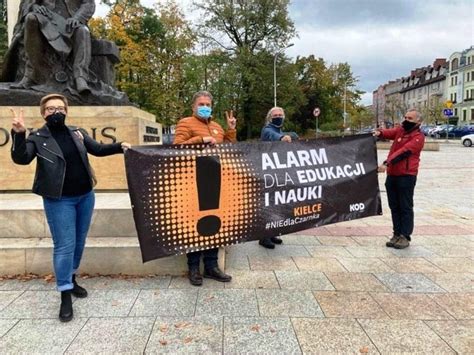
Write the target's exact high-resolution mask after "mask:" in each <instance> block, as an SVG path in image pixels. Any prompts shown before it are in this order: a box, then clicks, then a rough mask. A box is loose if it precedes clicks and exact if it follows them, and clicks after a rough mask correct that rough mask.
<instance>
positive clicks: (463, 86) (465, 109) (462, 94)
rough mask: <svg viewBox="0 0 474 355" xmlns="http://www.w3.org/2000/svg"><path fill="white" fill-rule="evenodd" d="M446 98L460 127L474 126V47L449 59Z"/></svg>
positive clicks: (452, 55) (456, 53) (454, 54)
mask: <svg viewBox="0 0 474 355" xmlns="http://www.w3.org/2000/svg"><path fill="white" fill-rule="evenodd" d="M447 78H448V80H447V86H446V97H447V99H449V100H451V102H452V103H453V104H454V105H453V110H454V112H453V113H454V118H455V119H457V123H458V125H466V124H474V46H471V47H470V48H468V49H465V50H463V51H462V52H454V53H453V54H451V56H450V57H449V66H448V70H447Z"/></svg>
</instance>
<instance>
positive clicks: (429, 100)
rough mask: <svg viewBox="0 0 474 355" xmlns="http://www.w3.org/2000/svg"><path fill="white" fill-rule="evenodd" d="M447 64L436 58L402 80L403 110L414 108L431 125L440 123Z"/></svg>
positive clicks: (444, 97) (444, 96)
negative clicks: (430, 63)
mask: <svg viewBox="0 0 474 355" xmlns="http://www.w3.org/2000/svg"><path fill="white" fill-rule="evenodd" d="M447 70H448V63H447V61H446V59H445V58H438V59H436V60H435V61H434V62H433V65H429V66H427V67H423V68H417V69H415V70H412V72H411V74H410V76H408V77H406V78H403V79H402V89H401V90H400V94H401V96H402V102H403V106H404V107H405V109H407V110H408V109H411V108H415V109H417V110H418V111H419V112H421V113H422V115H423V116H424V118H425V119H426V120H427V121H428V122H431V123H435V122H436V123H440V122H439V121H441V120H442V119H443V116H442V109H443V105H444V102H445V101H446V90H445V86H446V72H447Z"/></svg>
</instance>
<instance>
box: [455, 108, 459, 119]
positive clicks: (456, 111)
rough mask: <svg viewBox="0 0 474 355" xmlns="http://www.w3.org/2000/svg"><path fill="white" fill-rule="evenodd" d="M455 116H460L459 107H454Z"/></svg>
mask: <svg viewBox="0 0 474 355" xmlns="http://www.w3.org/2000/svg"><path fill="white" fill-rule="evenodd" d="M454 116H456V117H458V109H457V108H455V109H454Z"/></svg>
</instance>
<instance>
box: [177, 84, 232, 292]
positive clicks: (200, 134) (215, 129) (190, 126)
mask: <svg viewBox="0 0 474 355" xmlns="http://www.w3.org/2000/svg"><path fill="white" fill-rule="evenodd" d="M192 109H193V115H192V116H190V117H185V118H182V119H181V120H180V121H179V122H178V124H177V126H176V131H175V137H174V141H173V144H202V143H205V144H209V145H211V146H212V145H215V144H219V143H224V142H232V143H233V142H236V141H237V139H236V135H237V132H236V129H235V126H236V123H237V121H236V119H235V117H234V115H233V113H232V111H229V112H227V111H226V113H225V115H226V119H227V127H228V130H227V131H224V129H223V128H222V127H221V125H220V124H219V123H217V122H215V121H213V120H212V116H211V114H212V95H211V94H210V93H209V92H207V91H199V92H197V93H195V94H194V96H193V101H192ZM218 250H219V249H218V248H213V249H208V250H203V251H196V252H192V253H188V254H187V257H188V269H189V274H188V277H189V282H190V283H191V285H194V286H201V285H202V276H204V277H206V278H210V279H214V280H217V281H220V282H229V281H230V280H231V279H232V277H231V276H230V275H226V274H225V273H224V272H222V271H221V270H220V269H219V267H218V266H217V258H218V256H217V253H218ZM201 254H203V256H204V257H203V261H204V275H201V273H200V272H199V263H200V260H201Z"/></svg>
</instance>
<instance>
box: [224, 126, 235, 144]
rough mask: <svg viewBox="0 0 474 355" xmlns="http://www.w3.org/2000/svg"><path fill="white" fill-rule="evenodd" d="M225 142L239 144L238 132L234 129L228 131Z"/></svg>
mask: <svg viewBox="0 0 474 355" xmlns="http://www.w3.org/2000/svg"><path fill="white" fill-rule="evenodd" d="M224 142H230V143H235V142H237V130H236V129H235V128H234V129H228V130H227V131H226V132H225V135H224Z"/></svg>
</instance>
